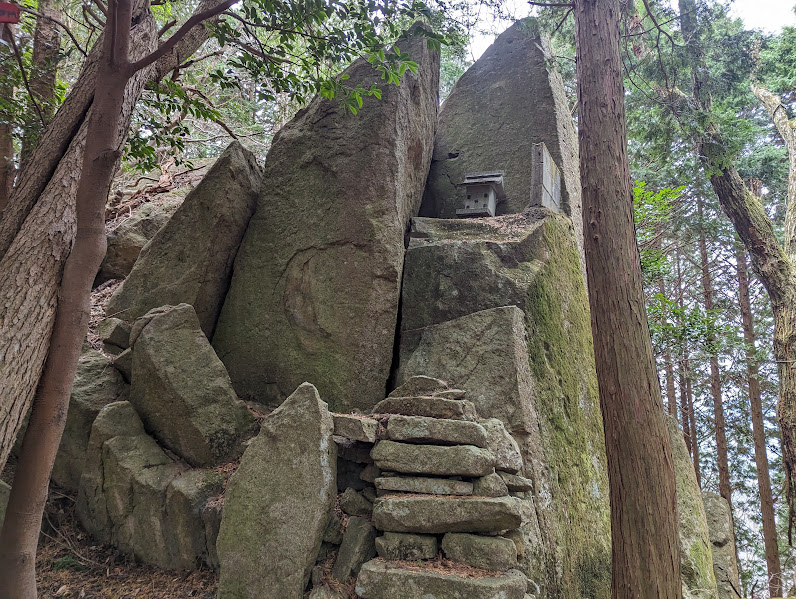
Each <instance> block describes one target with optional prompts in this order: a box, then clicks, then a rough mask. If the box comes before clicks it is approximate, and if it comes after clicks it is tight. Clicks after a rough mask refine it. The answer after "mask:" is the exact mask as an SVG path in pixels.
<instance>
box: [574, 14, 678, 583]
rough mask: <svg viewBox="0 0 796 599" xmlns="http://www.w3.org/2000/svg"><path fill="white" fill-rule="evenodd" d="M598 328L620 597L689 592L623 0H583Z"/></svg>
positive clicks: (582, 94)
mask: <svg viewBox="0 0 796 599" xmlns="http://www.w3.org/2000/svg"><path fill="white" fill-rule="evenodd" d="M574 14H575V29H576V45H577V56H578V60H577V74H578V106H579V125H580V127H579V141H580V167H581V185H582V188H583V223H584V238H585V247H586V271H587V275H588V283H589V302H590V307H591V322H592V335H593V339H594V350H595V358H596V365H597V380H598V383H599V389H600V406H601V410H602V415H603V423H604V426H605V446H606V454H607V458H608V477H609V486H610V500H611V540H612V553H613V568H612V578H613V587H612V588H613V596H614V597H616V598H620V597H621V598H626V597H634V598H639V599H653V598H654V599H658V598H671V597H681V596H682V587H681V583H680V540H679V537H678V528H677V527H678V524H677V522H678V518H677V501H676V496H675V482H674V467H673V462H672V450H671V446H670V442H669V437H668V434H667V432H666V428H665V423H664V417H663V407H662V405H661V396H660V389H659V387H658V377H657V373H656V369H655V363H654V360H653V356H652V344H651V341H650V334H649V327H648V324H647V313H646V308H645V302H644V294H643V290H642V284H641V281H642V277H641V263H640V260H639V253H638V247H637V246H636V239H635V228H634V225H633V211H632V204H631V192H630V174H629V169H628V163H627V137H626V131H625V126H626V125H625V107H624V90H623V88H622V68H621V62H620V57H619V18H620V5H619V1H618V0H576V1H575V4H574Z"/></svg>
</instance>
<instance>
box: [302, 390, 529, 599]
mask: <svg viewBox="0 0 796 599" xmlns="http://www.w3.org/2000/svg"><path fill="white" fill-rule="evenodd" d="M373 419H374V420H375V421H376V422H378V423H379V426H378V427H375V426H374V425H375V423H374V425H369V424H366V423H367V422H368V420H369V419H367V418H361V417H356V416H343V415H339V416H336V417H335V433H338V434H339V433H345V432H347V433H348V435H351V436H349V437H347V438H348V439H351V438H352V437H353V438H354V440H355V442H356V443H358V444H364V443H367V442H368V441H369V440H373V441H374V444H373V446H372V447H373V448H372V450H371V452H370V458H371V459H372V461H373V463H372V465H370V466H369V467H370V468H371V472H373V473H374V474H375V478H373V484H374V486H375V489H376V495H377V496H376V498H375V501H374V502H373V506H372V517H371V523H372V526H373V528H375V531H374V532H375V534H376V535H379V536H377V537H376V538H375V540H374V544H375V550H376V552H377V553H378V557H377V558H375V559H372V560H370V561H368V562H366V563H364V564H362V565H361V566H359V567H357V568H355V569H358V570H359V574H358V577H357V580H356V593H357V595H358V596H359V597H361V598H362V599H492V598H495V599H523V597H524V596H525V592H526V587H527V580H526V578H525V576H524V575H523V574H522V573H521V572H520V571H518V570H516V569H515V568H516V567H517V564H518V555H521V554H522V552H523V551H524V542H523V540H522V538H521V535H520V533H519V531H518V528H519V527H520V525H521V523H522V516H521V500H520V499H519V498H517V497H513V496H512V493H516V492H522V491H528V490H530V488H531V481H529V480H527V479H525V478H523V477H522V476H520V475H519V474H518V472H519V471H520V470H521V468H522V460H521V458H520V454H519V449H518V447H517V444H516V443H515V442H514V440H513V439H512V437H511V435H510V434H509V433H508V432H507V431H506V429H505V427H504V426H503V424H502V422H501V421H499V420H496V419H489V420H479V418H478V415H477V413H476V410H475V407H474V406H473V404H472V403H471V402H469V401H468V400H467V399H465V392H464V391H462V390H457V389H450V388H449V387H448V386H447V384H445V383H444V382H443V381H440V380H438V379H433V378H430V377H413V378H412V379H410V380H409V381H407V383H406V384H404V385H402V386H401V387H399V388H398V389H396V390H395V391H394V392H393V393H392V394H390V396H389V397H388V398H386V399H385V400H384V401H382V402H380V403H379V404H377V405H376V406H375V407H374V409H373ZM371 422H373V421H371ZM375 428H378V433H376V431H375V430H374V429H375ZM365 429H369V430H373V431H374V434H370V433H365V432H363V431H364V430H365ZM344 495H345V494H344ZM349 503H350V502H349ZM356 520H358V518H356V519H355V518H350V519H349V524H348V527H349V529H350V528H351V522H352V521H355V526H356V525H357V524H358V523H357V522H356ZM345 536H348V530H346V535H344V538H343V544H342V545H341V548H340V550H339V552H338V557H337V561H338V562H339V561H340V560H341V559H348V558H345V557H343V556H344V554H347V553H350V551H344V546H345V544H346V543H345ZM360 555H366V552H365V553H363V552H360ZM336 566H337V564H336V565H335V567H336ZM311 596H312V595H311ZM318 596H323V595H320V594H318Z"/></svg>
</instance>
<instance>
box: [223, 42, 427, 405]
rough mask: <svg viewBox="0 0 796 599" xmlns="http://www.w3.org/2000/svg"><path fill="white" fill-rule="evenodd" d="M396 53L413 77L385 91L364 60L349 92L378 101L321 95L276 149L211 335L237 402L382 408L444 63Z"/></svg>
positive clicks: (421, 46)
mask: <svg viewBox="0 0 796 599" xmlns="http://www.w3.org/2000/svg"><path fill="white" fill-rule="evenodd" d="M399 45H400V46H401V49H402V50H406V51H407V52H408V53H409V54H410V56H411V58H412V60H414V61H415V62H417V63H418V74H417V75H416V76H415V75H411V74H409V73H407V75H406V77H405V79H404V80H402V81H401V85H399V86H394V85H389V86H387V85H384V84H383V82H382V80H381V79H380V76H379V74H378V73H377V72H376V71H374V70H373V68H372V67H371V65H370V64H368V63H367V62H364V61H361V60H360V61H356V62H355V63H354V64H352V65H351V66H350V67H349V68H348V69H347V70H346V71H345V74H346V75H349V76H350V78H349V80H348V82H347V83H348V84H349V85H354V86H356V85H357V84H360V83H361V84H362V85H363V86H364V87H366V88H368V87H370V85H371V84H376V85H377V86H378V87H380V88H381V89H382V97H381V100H376V99H375V98H366V99H365V101H364V105H363V107H362V109H361V110H360V111H359V112H358V113H357V115H356V116H352V115H350V114H347V113H346V112H345V110H344V109H343V107H341V106H340V105H339V104H336V103H334V102H329V101H328V100H325V99H322V98H316V99H315V100H313V102H312V103H310V105H309V106H308V107H307V108H305V109H304V110H302V111H300V112H299V113H298V115H296V117H295V118H294V119H293V120H292V121H291V122H290V123H288V124H287V125H286V126H285V127H284V128H283V129H282V130H281V131H280V132H279V133H278V134H277V136H276V138H275V139H274V143H273V145H272V147H271V150H270V152H269V153H268V158H267V160H266V164H265V170H264V178H263V185H262V188H261V193H260V198H259V201H258V206H257V210H256V213H255V215H254V217H253V218H252V220H251V222H250V224H249V228H248V230H247V231H246V235H245V237H244V241H243V244H242V246H241V249H240V251H239V253H238V256H237V258H236V262H235V268H234V275H233V278H232V283H231V287H230V291H229V294H228V295H227V298H226V301H225V303H224V307H223V309H222V312H221V317H220V319H219V323H218V327H217V329H216V334H215V337H214V338H213V345H214V347H215V348H216V351H217V352H218V355H219V357H221V359H222V360H223V361H224V364H225V365H226V367H227V369H228V371H229V374H230V377H231V378H232V381H233V384H234V385H235V389H236V391H237V392H238V394H239V395H242V396H246V397H249V398H251V399H254V400H256V401H259V402H262V403H266V404H271V405H278V404H279V403H280V402H281V401H283V400H284V398H285V397H286V395H287V394H288V393H290V392H291V391H292V390H293V389H295V388H296V386H298V385H299V384H300V383H301V382H303V381H312V382H313V384H315V385H316V386H317V387H318V390H319V392H320V393H321V396H322V397H324V399H326V400H327V401H328V402H329V405H330V406H331V408H332V409H333V410H335V411H338V412H346V411H349V410H351V409H353V408H360V409H366V408H370V407H372V406H373V405H374V404H376V402H378V401H379V400H381V399H383V398H384V389H385V386H386V382H387V379H388V377H389V374H390V363H391V360H392V351H393V339H394V336H395V327H396V319H397V315H398V298H399V293H400V278H401V271H402V268H403V256H404V246H403V240H404V232H405V230H406V226H407V224H408V222H409V218H410V217H411V216H413V215H414V214H416V213H417V211H418V210H419V207H420V201H421V198H422V193H423V187H424V185H425V179H426V174H427V172H428V165H429V163H430V160H431V152H432V147H433V137H434V129H435V123H436V115H437V102H438V100H437V97H438V77H439V56H438V55H437V54H436V53H435V52H432V51H430V50H429V49H428V46H427V43H426V39H425V38H422V37H418V36H414V37H413V38H410V40H409V41H408V42H404V43H403V45H401V44H399Z"/></svg>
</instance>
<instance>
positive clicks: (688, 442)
mask: <svg viewBox="0 0 796 599" xmlns="http://www.w3.org/2000/svg"><path fill="white" fill-rule="evenodd" d="M676 257H677V260H676V262H677V307H678V308H679V309H680V314H679V316H678V322H677V324H678V325H679V329H680V331H681V338H680V351H679V353H680V358H679V360H678V363H677V366H678V371H679V374H680V376H679V379H680V384H679V387H680V419H681V420H680V424H681V426H682V427H683V438H684V439H685V446H686V449H688V454H689V455H691V456H693V455H694V449H693V445H692V439H693V438H692V436H691V410H689V409H688V405H689V401H688V379H689V377H690V375H689V373H688V343H687V342H686V338H685V335H683V334H682V331H683V329H684V327H685V323H684V318H683V305H684V302H683V271H682V267H681V265H680V252H679V251H678V252H677V254H676Z"/></svg>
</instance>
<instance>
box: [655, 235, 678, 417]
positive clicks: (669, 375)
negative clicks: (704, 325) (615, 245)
mask: <svg viewBox="0 0 796 599" xmlns="http://www.w3.org/2000/svg"><path fill="white" fill-rule="evenodd" d="M656 233H657V239H658V241H657V250H658V251H659V252H660V251H661V250H662V246H663V234H662V232H661V227H660V225H658V226H657V227H656ZM658 293H659V294H660V295H661V297H664V298H665V297H666V282H665V281H664V280H663V277H661V278H660V279H658ZM660 324H661V326H664V325H665V324H666V317H665V316H661V321H660ZM663 368H664V372H665V374H666V407H667V409H668V410H669V415H671V416H673V417H674V418H677V396H676V395H675V390H674V367H673V366H672V348H671V347H670V345H669V342H668V341H667V342H666V349H665V350H664V352H663Z"/></svg>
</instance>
